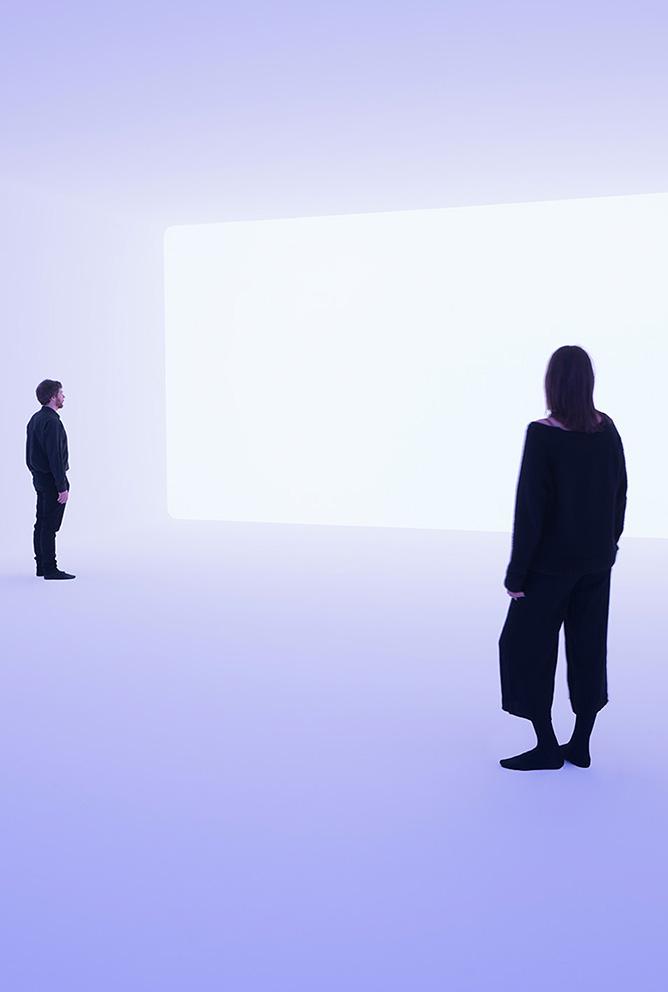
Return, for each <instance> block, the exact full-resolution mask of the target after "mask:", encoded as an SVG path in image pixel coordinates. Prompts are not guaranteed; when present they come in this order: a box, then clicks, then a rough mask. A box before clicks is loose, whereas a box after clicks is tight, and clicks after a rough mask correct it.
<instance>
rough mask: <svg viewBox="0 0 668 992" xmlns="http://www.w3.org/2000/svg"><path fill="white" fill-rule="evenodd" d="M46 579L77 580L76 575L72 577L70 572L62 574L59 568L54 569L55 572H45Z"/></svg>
mask: <svg viewBox="0 0 668 992" xmlns="http://www.w3.org/2000/svg"><path fill="white" fill-rule="evenodd" d="M44 578H45V579H76V575H70V573H69V572H61V570H60V569H59V568H54V570H53V572H45V573H44Z"/></svg>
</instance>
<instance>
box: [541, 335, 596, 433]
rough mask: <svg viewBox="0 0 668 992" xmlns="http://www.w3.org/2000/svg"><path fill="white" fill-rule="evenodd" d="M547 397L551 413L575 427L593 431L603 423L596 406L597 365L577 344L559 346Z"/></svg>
mask: <svg viewBox="0 0 668 992" xmlns="http://www.w3.org/2000/svg"><path fill="white" fill-rule="evenodd" d="M545 399H546V401H547V408H548V410H549V411H550V414H551V415H552V416H553V417H554V418H555V419H556V420H558V421H559V423H561V424H563V425H564V427H567V428H568V429H569V430H571V431H585V432H586V433H588V434H589V433H593V432H594V431H598V430H601V428H602V427H603V426H604V425H605V419H606V418H605V415H603V420H602V421H601V423H600V424H599V423H598V422H597V417H596V414H597V410H596V409H595V407H594V368H593V366H592V363H591V359H590V358H589V355H588V354H587V352H586V351H585V350H584V348H580V347H579V346H578V345H577V344H565V345H563V347H561V348H557V350H556V351H555V352H554V354H553V355H552V357H551V358H550V361H549V362H548V366H547V372H546V373H545Z"/></svg>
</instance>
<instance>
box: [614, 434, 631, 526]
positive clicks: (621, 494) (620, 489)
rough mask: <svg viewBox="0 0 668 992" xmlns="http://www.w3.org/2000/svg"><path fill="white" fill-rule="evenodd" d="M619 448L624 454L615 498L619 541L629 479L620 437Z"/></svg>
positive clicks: (622, 453)
mask: <svg viewBox="0 0 668 992" xmlns="http://www.w3.org/2000/svg"><path fill="white" fill-rule="evenodd" d="M619 448H620V451H621V456H622V464H621V469H620V473H619V482H618V484H617V496H616V499H615V541H619V539H620V537H621V536H622V531H623V530H624V517H625V516H626V488H627V485H628V480H627V478H626V459H625V458H624V445H623V444H622V439H621V438H619Z"/></svg>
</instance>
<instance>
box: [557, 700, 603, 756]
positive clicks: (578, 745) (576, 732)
mask: <svg viewBox="0 0 668 992" xmlns="http://www.w3.org/2000/svg"><path fill="white" fill-rule="evenodd" d="M595 720H596V712H593V713H592V712H591V711H590V712H587V713H576V714H575V727H574V728H573V733H572V734H571V739H570V740H569V741H568V743H567V744H563V745H562V747H561V751H562V754H563V756H564V758H565V759H566V760H567V761H570V763H571V764H572V765H578V766H579V767H580V768H589V766H590V765H591V755H590V754H589V738H590V737H591V732H592V730H593V729H594V721H595Z"/></svg>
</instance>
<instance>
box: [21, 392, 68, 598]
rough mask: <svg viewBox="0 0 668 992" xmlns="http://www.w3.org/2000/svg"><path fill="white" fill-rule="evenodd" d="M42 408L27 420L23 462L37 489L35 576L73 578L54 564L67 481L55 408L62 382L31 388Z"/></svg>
mask: <svg viewBox="0 0 668 992" xmlns="http://www.w3.org/2000/svg"><path fill="white" fill-rule="evenodd" d="M35 392H36V394H37V399H38V400H39V402H40V403H41V404H42V409H41V410H38V411H37V413H34V414H33V415H32V417H31V418H30V420H29V421H28V428H27V439H26V463H27V465H28V468H29V469H30V471H31V473H32V481H33V485H34V487H35V490H36V492H37V520H36V521H35V532H34V537H33V544H34V548H35V561H36V563H37V572H36V574H37V575H41V576H43V577H44V578H45V579H74V578H76V576H74V575H70V573H69V572H62V571H61V570H60V569H59V568H58V565H57V563H56V533H57V532H58V530H59V529H60V525H61V523H62V520H63V513H64V512H65V504H66V503H67V499H68V496H69V489H70V484H69V482H68V481H67V475H66V474H65V473H66V472H67V471H68V470H69V467H70V466H69V463H68V452H67V434H66V433H65V428H64V426H63V424H62V423H61V420H60V417H59V416H58V413H57V411H58V410H62V407H63V404H64V402H65V393H64V392H63V384H62V382H58V381H56V380H54V379H45V380H44V381H43V382H40V384H39V386H38V387H37V389H36V390H35Z"/></svg>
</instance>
